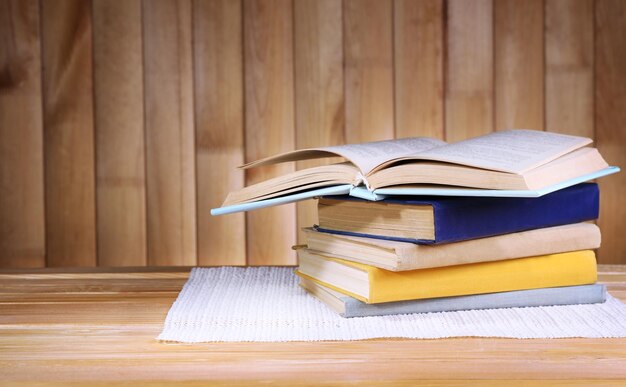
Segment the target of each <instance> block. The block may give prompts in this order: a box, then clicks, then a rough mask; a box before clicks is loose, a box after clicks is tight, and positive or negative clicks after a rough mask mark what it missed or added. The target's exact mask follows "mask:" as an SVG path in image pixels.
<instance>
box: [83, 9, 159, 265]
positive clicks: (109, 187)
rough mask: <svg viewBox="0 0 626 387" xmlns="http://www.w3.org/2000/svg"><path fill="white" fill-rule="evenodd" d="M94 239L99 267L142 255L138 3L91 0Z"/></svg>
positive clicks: (141, 261) (140, 261)
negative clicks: (95, 234)
mask: <svg viewBox="0 0 626 387" xmlns="http://www.w3.org/2000/svg"><path fill="white" fill-rule="evenodd" d="M93 35H94V86H95V122H96V196H97V227H98V229H97V236H98V239H97V243H98V264H99V265H100V266H141V265H145V264H146V262H147V259H146V197H145V196H146V178H145V141H144V106H143V56H142V51H143V50H142V39H141V3H140V2H139V1H138V0H128V1H110V0H94V2H93Z"/></svg>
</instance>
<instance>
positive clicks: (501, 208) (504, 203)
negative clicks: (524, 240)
mask: <svg viewBox="0 0 626 387" xmlns="http://www.w3.org/2000/svg"><path fill="white" fill-rule="evenodd" d="M599 201H600V193H599V190H598V185H597V184H595V183H585V184H579V185H576V186H573V187H569V188H566V189H563V190H560V191H557V192H553V193H551V194H548V195H545V196H542V197H539V198H463V199H462V200H450V201H442V202H435V203H434V204H433V205H434V214H435V218H434V220H435V241H434V243H449V242H457V241H462V240H468V239H474V238H483V237H488V236H495V235H501V234H508V233H512V232H519V231H525V230H532V229H537V228H545V227H552V226H559V225H563V224H571V223H579V222H584V221H587V220H593V219H596V218H597V217H598V211H599ZM418 242H422V243H424V241H418ZM431 243H432V242H431Z"/></svg>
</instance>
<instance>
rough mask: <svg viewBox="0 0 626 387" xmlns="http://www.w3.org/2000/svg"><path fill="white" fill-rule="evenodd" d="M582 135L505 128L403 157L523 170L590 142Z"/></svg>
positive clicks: (494, 168) (497, 169) (508, 170)
mask: <svg viewBox="0 0 626 387" xmlns="http://www.w3.org/2000/svg"><path fill="white" fill-rule="evenodd" d="M590 143H591V140H590V139H588V138H584V137H577V136H569V135H565V134H558V133H549V132H542V131H537V130H506V131H502V132H494V133H490V134H487V135H484V136H480V137H476V138H471V139H468V140H464V141H459V142H456V143H454V144H448V145H445V146H441V147H438V148H436V149H431V150H427V151H425V152H422V153H419V154H415V155H411V156H407V157H404V158H403V159H402V160H413V159H414V160H435V161H444V162H450V163H455V164H461V165H468V166H472V167H478V168H484V169H490V170H494V171H501V172H509V173H515V174H523V173H525V172H527V171H529V170H532V169H534V168H537V167H539V166H541V165H543V164H546V163H548V162H550V161H552V160H554V159H557V158H559V157H561V156H562V155H564V154H566V153H569V152H571V151H573V150H576V149H578V148H581V147H583V146H585V145H587V144H590Z"/></svg>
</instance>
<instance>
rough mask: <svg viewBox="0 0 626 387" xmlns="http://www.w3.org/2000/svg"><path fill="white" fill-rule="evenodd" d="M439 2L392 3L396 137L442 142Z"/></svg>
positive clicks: (404, 0)
mask: <svg viewBox="0 0 626 387" xmlns="http://www.w3.org/2000/svg"><path fill="white" fill-rule="evenodd" d="M444 16H445V15H444V7H443V1H442V0H418V1H414V0H396V1H395V2H394V24H393V28H394V46H393V47H394V75H395V77H394V85H395V100H394V104H395V122H396V132H395V133H396V137H397V138H401V137H413V136H427V137H434V138H439V139H443V137H444V124H443V118H444V114H443V111H444V109H443V106H444V99H443V91H444V90H443V88H444V82H443V69H444V66H443V54H444V39H443V37H444V36H443V33H444V27H443V24H444V20H445V19H444Z"/></svg>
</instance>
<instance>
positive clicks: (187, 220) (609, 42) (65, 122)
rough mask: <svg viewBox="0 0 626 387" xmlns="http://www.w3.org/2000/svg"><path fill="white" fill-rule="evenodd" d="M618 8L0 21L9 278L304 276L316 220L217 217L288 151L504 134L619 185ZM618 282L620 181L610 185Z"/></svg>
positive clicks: (59, 14)
mask: <svg viewBox="0 0 626 387" xmlns="http://www.w3.org/2000/svg"><path fill="white" fill-rule="evenodd" d="M625 20H626V2H624V1H623V0H526V1H516V0H319V1H318V0H182V1H177V0H126V1H116V0H91V1H90V0H40V1H37V0H20V1H17V0H0V267H43V266H96V265H98V266H131V265H132V266H144V265H151V266H160V265H163V266H167V265H225V264H228V265H246V264H249V265H264V264H280V265H283V264H294V263H295V256H294V254H293V252H292V251H291V250H290V246H291V245H293V244H295V243H296V242H297V239H298V232H297V228H298V227H303V226H307V225H310V224H312V223H314V222H315V211H314V207H313V204H312V203H301V204H298V205H297V206H295V205H291V206H283V207H279V208H273V209H266V210H260V211H255V212H251V213H248V214H234V215H227V216H223V217H211V216H210V215H209V209H210V208H212V207H216V206H219V204H220V203H221V201H222V200H223V198H224V196H225V195H226V193H227V192H228V191H229V190H232V189H236V188H238V187H242V186H243V185H244V184H246V183H252V182H255V181H259V180H261V179H266V178H268V177H271V176H274V175H276V174H279V173H283V172H287V171H291V170H293V169H294V168H303V167H308V166H312V165H317V164H318V163H319V162H320V161H314V162H302V163H298V164H297V165H282V166H277V167H273V168H267V169H263V170H255V171H249V172H247V173H245V174H244V173H243V172H242V171H240V170H237V169H236V166H237V165H240V164H242V163H243V162H245V161H251V160H253V159H257V158H260V157H264V156H267V155H270V154H273V153H276V152H282V151H286V150H290V149H294V148H295V147H298V148H302V147H310V146H316V145H332V144H341V143H344V142H346V141H348V142H356V141H368V140H379V139H386V138H393V137H406V136H419V135H423V136H433V137H438V138H442V139H446V140H448V141H456V140H460V139H464V138H467V137H470V136H475V135H479V134H483V133H488V132H491V131H493V130H501V129H504V128H508V127H525V128H532V129H537V130H548V131H554V132H561V133H571V134H577V135H583V136H589V137H592V138H594V140H595V142H596V145H597V147H598V148H599V149H600V150H601V152H602V153H603V155H604V156H605V157H606V159H607V160H608V161H609V162H610V163H611V164H613V165H619V166H621V167H623V168H625V167H626V115H625V114H626V40H625V39H624V36H626V22H625ZM600 185H601V194H602V196H601V200H602V202H601V216H600V219H599V221H598V223H599V225H600V226H601V228H602V232H603V235H604V238H603V246H602V248H601V249H600V250H599V261H600V262H601V263H623V264H626V238H624V237H623V235H622V234H623V231H622V223H623V222H624V221H625V220H626V203H625V201H624V199H625V197H624V194H623V192H625V191H626V173H625V172H622V173H621V174H618V175H615V176H611V177H608V178H605V179H602V180H601V183H600Z"/></svg>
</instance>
